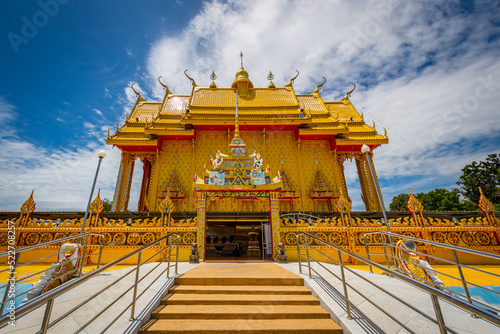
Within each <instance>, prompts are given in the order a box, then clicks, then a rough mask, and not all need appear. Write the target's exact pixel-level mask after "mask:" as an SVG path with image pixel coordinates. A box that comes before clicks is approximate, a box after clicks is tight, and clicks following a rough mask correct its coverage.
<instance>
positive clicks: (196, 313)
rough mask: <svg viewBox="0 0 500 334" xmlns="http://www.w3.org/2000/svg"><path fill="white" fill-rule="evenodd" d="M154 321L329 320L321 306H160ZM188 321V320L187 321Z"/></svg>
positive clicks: (154, 314) (153, 316)
mask: <svg viewBox="0 0 500 334" xmlns="http://www.w3.org/2000/svg"><path fill="white" fill-rule="evenodd" d="M151 317H152V318H154V319H184V320H185V321H186V322H189V321H190V319H329V318H330V313H328V312H327V311H326V310H325V309H324V308H322V307H321V306H309V305H162V306H160V307H159V308H157V309H156V310H155V311H153V313H152V314H151ZM188 319H189V320H188Z"/></svg>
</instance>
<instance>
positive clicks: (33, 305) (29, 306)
mask: <svg viewBox="0 0 500 334" xmlns="http://www.w3.org/2000/svg"><path fill="white" fill-rule="evenodd" d="M173 236H175V237H176V245H175V253H172V237H173ZM72 238H74V236H73V237H72ZM167 239H168V244H167V245H162V244H163V243H164V242H165V241H166V240H167ZM179 243H180V235H179V234H177V233H168V234H166V235H165V236H163V237H161V238H159V239H157V240H155V241H153V242H151V243H149V244H148V245H144V246H142V247H140V248H138V249H136V250H133V251H131V252H130V253H128V254H126V255H123V256H121V257H120V258H118V259H116V260H113V261H111V262H110V263H108V264H106V265H103V266H101V267H100V268H98V269H96V270H94V271H91V272H90V273H88V274H85V275H83V276H81V277H79V278H77V279H74V280H71V281H69V282H68V283H67V284H64V285H61V286H59V287H57V288H55V289H53V290H51V291H49V292H47V293H45V294H43V295H42V296H39V297H36V298H35V299H33V300H31V301H30V302H28V303H26V304H24V305H21V306H20V307H18V308H16V318H19V317H21V316H24V315H26V314H28V313H29V312H31V311H33V310H35V309H37V308H38V307H40V306H42V305H44V304H45V313H44V317H43V320H42V324H41V329H40V331H38V332H37V333H47V330H49V329H50V328H51V327H53V326H55V325H56V324H58V323H59V322H61V321H62V320H64V319H66V318H67V317H68V316H69V315H71V314H72V313H73V312H75V311H76V310H78V309H79V308H81V307H82V306H84V305H86V304H87V303H88V302H89V301H91V300H92V299H94V298H95V297H97V296H98V295H100V294H101V293H102V292H103V291H105V290H106V289H108V288H110V287H111V286H113V285H115V284H116V283H118V282H119V281H121V280H122V279H124V278H125V277H127V276H128V275H129V274H131V273H133V272H136V275H135V282H134V284H133V285H132V286H131V287H129V288H128V289H127V290H126V291H125V292H123V293H122V294H121V295H120V296H119V297H117V298H115V300H114V301H112V302H111V303H110V304H109V305H107V306H106V307H104V309H102V310H101V311H99V312H98V313H97V314H96V315H95V316H94V317H93V318H92V319H90V320H89V321H88V322H87V323H85V324H84V325H83V326H81V327H80V328H79V329H78V330H77V331H76V332H75V333H79V332H81V331H82V330H84V328H86V327H87V326H88V325H89V324H91V323H92V322H93V321H94V320H95V319H97V318H98V317H99V316H100V315H102V314H103V313H104V312H105V311H106V310H108V309H109V308H110V307H111V306H112V305H114V304H115V303H116V302H117V301H118V300H120V298H122V297H123V296H125V294H126V293H127V292H129V291H130V290H132V289H134V293H133V299H132V302H131V303H130V304H128V305H127V306H126V307H125V308H124V310H123V311H122V312H120V314H118V315H117V316H116V317H115V318H114V319H113V320H112V321H111V322H110V323H109V324H108V325H107V327H106V328H105V329H104V330H103V331H102V332H105V331H106V330H107V329H109V328H110V327H111V325H112V324H113V323H115V322H116V320H118V318H119V317H120V316H121V315H122V314H124V313H125V312H126V311H127V309H129V308H131V320H133V319H134V316H135V314H134V313H135V303H136V301H137V299H139V298H140V297H141V296H142V295H143V294H144V292H145V291H147V289H148V288H149V287H150V286H151V285H152V284H153V283H154V282H156V281H157V280H158V278H159V277H161V275H162V274H163V273H165V272H167V278H170V268H171V267H175V273H174V275H177V272H178V270H177V269H178V260H179V258H178V255H179ZM157 245H162V246H161V247H160V250H158V251H157V252H156V253H154V254H153V255H152V256H151V257H149V258H148V259H147V260H145V261H142V262H141V254H142V252H143V251H145V250H147V249H150V248H152V247H153V246H157ZM165 251H166V252H167V253H168V255H166V256H165V257H164V258H163V259H162V260H161V261H160V262H158V263H157V264H156V266H155V267H153V268H152V269H151V270H150V271H149V272H148V273H146V274H145V275H144V276H143V277H142V278H141V279H139V269H140V267H141V266H142V265H144V264H145V263H147V262H148V261H149V260H151V259H153V258H154V257H156V256H157V255H158V254H160V253H163V252H165ZM135 255H138V256H137V257H138V260H137V265H136V266H135V267H134V268H133V269H132V270H130V271H129V272H127V273H126V274H125V275H123V276H121V277H119V278H118V279H116V280H115V281H113V282H112V283H111V284H109V285H107V286H106V287H104V288H103V289H101V290H100V291H98V292H96V293H95V294H94V295H92V296H91V297H89V298H87V299H86V300H85V301H83V302H81V303H80V304H78V305H76V306H75V307H73V308H72V309H71V310H69V311H67V312H66V313H65V314H63V315H62V316H60V317H59V318H57V319H56V320H54V321H52V322H50V316H51V313H52V308H53V306H54V300H55V298H57V297H58V296H60V295H62V294H63V293H65V292H67V291H69V290H71V289H73V288H75V287H78V286H79V285H81V284H82V283H84V282H86V281H88V280H89V279H91V278H92V277H95V276H96V275H99V274H101V273H103V272H104V271H107V270H109V269H110V268H112V267H114V266H116V265H118V264H120V263H122V262H123V261H125V260H127V259H129V258H131V257H133V256H135ZM173 256H174V257H175V264H173V265H171V264H170V262H171V258H172V257H173ZM165 260H167V268H165V269H164V270H163V271H162V272H161V273H160V274H159V275H158V276H157V277H156V278H155V279H154V280H153V281H152V282H151V283H150V284H149V285H148V286H147V287H146V288H145V289H144V291H143V292H142V293H141V294H139V296H137V285H138V284H139V283H140V282H141V281H142V280H144V279H145V278H146V277H147V276H148V275H149V274H150V273H151V272H153V271H154V270H155V269H156V268H158V266H160V265H161V264H163V263H164V262H165ZM9 320H10V318H9V316H8V314H7V315H2V316H0V328H3V327H4V326H5V325H6V324H7V322H9Z"/></svg>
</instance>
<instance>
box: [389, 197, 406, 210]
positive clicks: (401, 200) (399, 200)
mask: <svg viewBox="0 0 500 334" xmlns="http://www.w3.org/2000/svg"><path fill="white" fill-rule="evenodd" d="M409 199H410V194H406V193H401V194H399V195H397V196H394V197H393V198H392V202H391V204H389V210H391V211H408V209H407V208H406V204H407V203H408V200H409Z"/></svg>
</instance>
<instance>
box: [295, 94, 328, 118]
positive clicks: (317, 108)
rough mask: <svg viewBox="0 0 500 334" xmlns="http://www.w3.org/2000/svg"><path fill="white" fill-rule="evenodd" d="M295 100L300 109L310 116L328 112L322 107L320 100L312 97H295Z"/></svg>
mask: <svg viewBox="0 0 500 334" xmlns="http://www.w3.org/2000/svg"><path fill="white" fill-rule="evenodd" d="M297 100H298V102H299V106H300V108H301V109H304V110H306V111H309V112H310V113H311V114H323V113H326V112H327V111H328V110H326V109H325V107H323V104H322V103H321V100H320V99H319V98H317V97H316V96H312V95H297Z"/></svg>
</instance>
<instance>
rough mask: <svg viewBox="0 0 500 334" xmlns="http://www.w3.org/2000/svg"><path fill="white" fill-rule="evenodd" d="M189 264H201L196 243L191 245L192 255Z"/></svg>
mask: <svg viewBox="0 0 500 334" xmlns="http://www.w3.org/2000/svg"><path fill="white" fill-rule="evenodd" d="M189 263H200V254H199V253H198V245H197V244H196V242H193V243H192V244H191V254H189Z"/></svg>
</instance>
